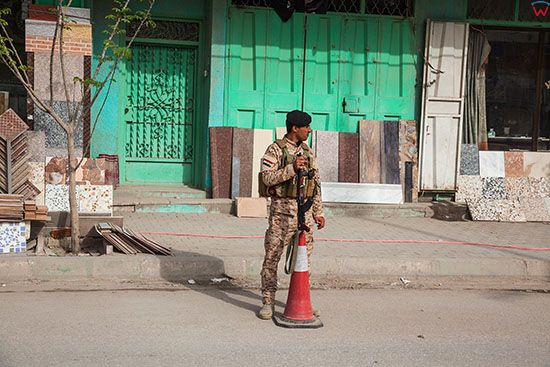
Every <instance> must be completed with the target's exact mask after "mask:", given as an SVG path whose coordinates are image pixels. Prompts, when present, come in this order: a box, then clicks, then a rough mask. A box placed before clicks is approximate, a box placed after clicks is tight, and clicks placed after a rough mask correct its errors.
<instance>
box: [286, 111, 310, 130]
mask: <svg viewBox="0 0 550 367" xmlns="http://www.w3.org/2000/svg"><path fill="white" fill-rule="evenodd" d="M286 123H287V124H289V125H294V126H298V127H306V126H307V125H309V124H311V116H310V115H309V113H307V112H302V111H299V110H294V111H290V112H289V113H287V114H286Z"/></svg>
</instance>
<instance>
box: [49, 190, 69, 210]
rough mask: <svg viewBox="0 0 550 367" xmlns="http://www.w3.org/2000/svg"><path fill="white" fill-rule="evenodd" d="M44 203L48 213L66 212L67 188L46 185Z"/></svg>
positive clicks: (67, 203) (67, 204) (67, 208)
mask: <svg viewBox="0 0 550 367" xmlns="http://www.w3.org/2000/svg"><path fill="white" fill-rule="evenodd" d="M45 201H46V206H47V207H48V212H68V211H69V186H68V185H51V184H46V197H45Z"/></svg>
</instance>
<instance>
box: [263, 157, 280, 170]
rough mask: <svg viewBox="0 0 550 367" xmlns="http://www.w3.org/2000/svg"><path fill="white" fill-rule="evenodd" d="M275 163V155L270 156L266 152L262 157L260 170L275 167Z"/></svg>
mask: <svg viewBox="0 0 550 367" xmlns="http://www.w3.org/2000/svg"><path fill="white" fill-rule="evenodd" d="M276 163H277V159H276V158H275V157H272V156H270V155H267V154H266V155H264V156H263V157H262V171H264V170H270V169H272V168H273V167H275V164H276Z"/></svg>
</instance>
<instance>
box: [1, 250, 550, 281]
mask: <svg viewBox="0 0 550 367" xmlns="http://www.w3.org/2000/svg"><path fill="white" fill-rule="evenodd" d="M262 261H263V259H262V258H260V257H249V258H243V257H225V258H223V259H222V258H217V257H213V256H204V255H196V256H194V255H193V256H172V257H167V256H153V255H145V254H138V255H122V254H115V255H109V256H98V257H94V256H65V257H54V256H21V255H13V256H12V255H7V256H2V259H1V261H0V282H14V281H29V280H40V281H53V280H86V279H88V280H89V279H97V280H148V281H172V282H183V281H186V280H188V279H190V278H201V277H210V276H219V275H222V274H225V275H228V276H230V277H232V278H249V279H257V278H259V274H260V269H261V265H262ZM280 265H281V266H280V267H279V274H281V275H282V274H284V272H283V265H284V264H283V263H282V262H281V264H280ZM312 267H313V269H312V279H326V278H338V279H343V280H350V281H365V280H367V281H368V280H369V279H371V278H374V277H376V278H380V277H390V278H392V279H396V278H399V277H450V276H459V277H465V278H475V277H507V278H517V279H527V278H530V279H532V278H538V279H540V280H549V279H550V261H545V260H532V259H498V260H497V259H483V260H480V259H422V260H407V259H403V260H399V259H395V258H391V259H390V258H376V259H372V258H371V259H365V258H331V259H314V260H313V265H312ZM281 278H286V277H284V276H283V277H281Z"/></svg>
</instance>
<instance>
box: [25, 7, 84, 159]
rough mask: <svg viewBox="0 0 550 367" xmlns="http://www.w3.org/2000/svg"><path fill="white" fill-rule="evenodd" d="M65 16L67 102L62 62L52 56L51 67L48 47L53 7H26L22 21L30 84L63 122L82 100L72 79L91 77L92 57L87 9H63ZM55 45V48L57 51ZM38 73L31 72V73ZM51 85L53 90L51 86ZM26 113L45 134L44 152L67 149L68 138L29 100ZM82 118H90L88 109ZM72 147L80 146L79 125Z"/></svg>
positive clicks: (54, 18) (49, 48) (64, 59)
mask: <svg viewBox="0 0 550 367" xmlns="http://www.w3.org/2000/svg"><path fill="white" fill-rule="evenodd" d="M64 11H65V15H66V16H67V18H68V19H69V21H70V22H71V23H70V27H68V28H67V29H65V30H64V32H63V41H64V42H63V64H64V69H65V75H66V76H67V79H68V80H70V81H71V82H70V83H68V85H67V88H68V90H69V95H70V96H71V98H73V102H68V101H66V97H65V83H64V82H63V80H62V75H63V73H61V61H60V57H59V52H55V53H54V59H53V64H51V62H50V57H51V47H52V45H53V44H54V42H53V39H54V35H55V32H56V19H57V14H56V8H54V7H52V6H48V5H37V4H31V5H29V12H28V17H27V19H26V20H25V51H26V52H27V58H28V60H30V62H31V64H32V66H33V67H32V68H31V69H30V71H29V78H30V79H31V81H32V83H33V87H34V90H35V91H36V94H37V96H38V97H39V98H40V99H42V100H44V101H49V102H51V106H52V108H53V109H54V110H55V111H56V113H57V114H58V115H59V116H61V118H62V119H64V120H65V121H68V112H67V111H68V110H69V109H71V108H74V107H76V103H78V102H79V101H80V100H81V99H82V88H81V85H80V84H78V83H73V82H72V81H73V79H74V78H75V77H78V78H80V79H85V77H86V76H88V75H90V67H91V66H90V63H89V62H86V61H87V60H88V61H89V60H90V56H91V54H92V25H91V22H90V9H84V8H82V9H81V8H70V7H69V8H64ZM59 44H60V43H59V42H56V43H55V45H56V49H58V48H59ZM50 68H52V69H53V70H52V75H53V80H52V81H51V83H50V78H49V76H50ZM35 70H36V71H40V72H36V73H35V72H34V71H35ZM50 85H51V86H52V87H50ZM27 105H28V107H29V113H30V114H31V115H33V117H34V120H33V126H34V129H35V130H39V131H44V132H45V134H46V135H45V137H46V139H45V142H46V147H47V149H52V150H55V149H59V148H64V147H66V146H67V137H66V134H65V132H64V130H62V129H61V127H60V126H59V125H58V124H57V123H56V122H55V121H54V120H53V119H52V118H51V117H50V116H49V115H48V114H47V113H45V112H44V111H43V110H41V109H40V108H38V107H37V106H35V105H34V103H33V102H32V100H30V98H29V100H28V103H27ZM82 115H83V116H89V109H88V110H86V111H82ZM75 144H76V146H77V147H78V148H82V146H83V126H82V124H79V126H78V128H77V130H76V137H75Z"/></svg>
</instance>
